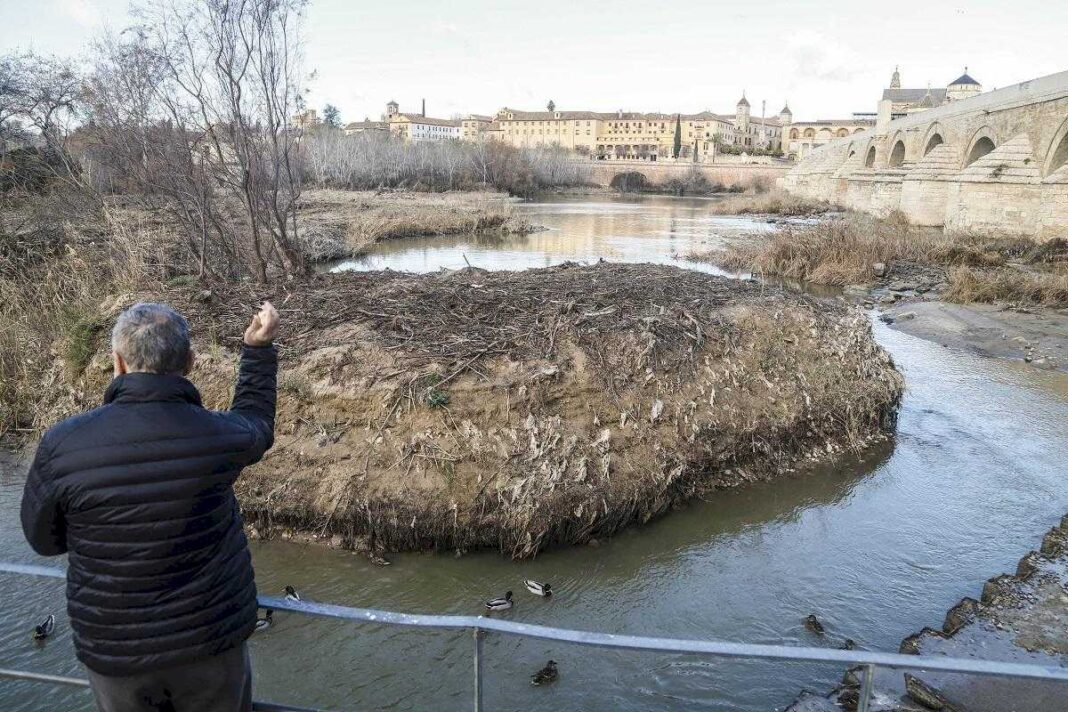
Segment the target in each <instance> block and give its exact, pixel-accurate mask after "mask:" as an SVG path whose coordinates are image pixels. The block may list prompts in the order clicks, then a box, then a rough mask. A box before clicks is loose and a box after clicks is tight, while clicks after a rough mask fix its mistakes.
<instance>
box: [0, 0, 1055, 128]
mask: <svg viewBox="0 0 1068 712" xmlns="http://www.w3.org/2000/svg"><path fill="white" fill-rule="evenodd" d="M128 5H129V0H0V52H5V51H9V50H12V49H15V48H23V49H25V48H31V47H32V48H33V49H36V50H38V51H42V52H49V53H58V54H69V55H78V54H79V53H82V52H84V49H85V47H86V45H87V43H88V41H89V39H90V37H91V36H92V35H93V33H94V32H97V31H99V29H100V28H101V27H102V26H103V25H104V23H107V24H108V25H110V26H112V27H114V28H121V27H122V26H123V25H124V24H125V23H126V22H128V19H129V17H128V15H127V12H126V10H127V7H128ZM1066 38H1068V2H1065V0H1012V1H1010V0H956V1H944V0H897V1H896V2H880V3H872V2H868V1H866V0H851V1H850V2H841V1H838V0H763V2H753V3H739V2H737V1H736V0H732V2H718V1H716V0H703V1H702V0H671V1H670V2H653V1H652V0H605V1H602V2H588V1H587V0H538V1H537V2H535V1H533V0H532V1H531V2H515V1H514V0H496V1H493V0H445V1H442V0H407V1H406V2H396V1H395V0H311V3H310V5H309V8H308V11H307V22H306V41H307V48H306V59H305V63H306V67H307V69H308V71H309V72H311V71H312V70H314V72H315V76H314V78H313V79H312V80H311V82H310V89H311V94H310V99H309V105H310V106H312V107H314V108H319V109H321V108H322V106H323V104H324V103H326V102H331V103H334V104H336V105H337V106H339V107H340V108H341V112H342V117H343V118H344V119H345V120H346V121H353V120H359V119H363V118H364V117H365V116H370V117H371V118H377V117H378V115H379V114H381V113H382V112H383V111H384V108H385V103H386V102H387V101H388V100H390V99H396V100H397V101H398V102H399V103H400V105H401V110H402V111H418V110H419V104H420V100H421V99H423V98H426V101H427V113H428V114H429V115H431V116H438V117H444V118H448V117H450V116H453V115H455V114H466V113H482V114H492V113H493V112H495V111H496V110H497V109H499V108H500V107H502V106H510V107H513V108H517V109H529V110H535V109H542V108H544V106H545V104H546V103H547V102H548V101H549V99H552V100H553V101H555V102H556V106H557V108H558V109H562V110H594V111H614V110H616V109H624V110H626V111H664V112H676V111H681V112H694V111H700V110H704V109H711V110H713V111H716V112H719V113H733V111H734V105H735V103H736V102H737V100H738V98H739V97H740V96H741V94H742V91H743V89H744V90H745V92H746V96H747V97H748V99H749V101H750V103H751V104H752V107H753V108H752V112H753V114H754V115H759V114H760V111H761V101H762V100H766V101H767V114H768V115H769V116H771V115H774V114H777V113H778V111H779V110H780V109H781V108H782V105H783V101H784V100H786V99H788V100H789V102H790V108H791V109H792V110H793V112H794V118H795V120H812V119H819V118H842V117H847V116H848V115H849V114H850V113H852V112H853V111H875V104H876V102H877V101H878V99H879V95H880V93H881V90H882V88H883V87H885V86H887V85H888V84H889V81H890V74H891V72H893V69H894V65H895V64H900V65H901V74H902V80H903V85H904V86H906V87H926V86H927V83H928V82H931V84H932V85H933V86H945V85H946V84H947V83H948V82H950V81H952V80H953V79H954V78H955V77H957V76H958V75H959V74H960V73H961V72H962V71H963V69H964V66H965V65H968V68H969V73H970V74H971V75H972V76H974V77H975V78H976V79H978V80H979V81H980V82H981V83H982V84H983V86H984V89H991V88H995V87H1000V86H1006V85H1009V84H1015V83H1017V82H1021V81H1025V80H1027V79H1032V78H1035V77H1039V76H1044V75H1046V74H1052V73H1054V72H1058V71H1063V70H1068V51H1066Z"/></svg>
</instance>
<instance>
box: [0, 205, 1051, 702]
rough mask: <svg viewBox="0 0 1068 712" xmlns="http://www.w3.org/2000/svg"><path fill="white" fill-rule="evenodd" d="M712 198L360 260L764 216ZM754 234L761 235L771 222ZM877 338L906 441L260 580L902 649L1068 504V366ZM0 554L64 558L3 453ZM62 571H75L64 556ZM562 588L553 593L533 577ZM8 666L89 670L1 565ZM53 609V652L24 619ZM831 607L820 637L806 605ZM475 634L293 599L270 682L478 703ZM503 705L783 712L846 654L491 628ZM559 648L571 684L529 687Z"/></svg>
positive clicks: (489, 251)
mask: <svg viewBox="0 0 1068 712" xmlns="http://www.w3.org/2000/svg"><path fill="white" fill-rule="evenodd" d="M708 205H709V204H708V202H707V201H701V200H678V199H668V198H647V199H641V200H632V201H615V200H611V199H605V198H597V199H569V200H552V201H547V202H542V203H533V204H527V205H524V207H523V208H522V209H524V210H529V211H530V213H531V218H532V220H534V221H535V222H540V223H542V224H544V225H547V226H549V227H550V228H551V229H550V230H548V231H545V232H540V233H536V234H534V235H531V236H527V237H516V238H509V239H507V240H503V241H502V240H493V241H490V240H479V239H472V238H462V239H455V240H450V239H448V238H434V239H431V240H423V239H412V240H398V241H395V242H391V243H388V244H386V245H383V246H381V247H380V249H379V250H378V251H376V252H375V253H374V254H372V255H370V256H369V257H367V258H366V259H364V260H361V261H360V262H359V263H357V264H354V265H350V267H354V268H357V269H359V268H363V269H366V268H376V269H377V268H383V267H391V268H394V269H408V270H412V271H427V270H433V269H437V268H438V267H439V266H441V265H444V266H447V267H458V266H463V264H464V256H466V257H467V259H468V260H469V261H470V262H471V263H472V264H474V265H476V266H479V267H485V268H487V269H501V268H525V267H531V266H541V265H546V264H554V263H558V262H561V261H564V260H578V261H589V260H596V259H598V258H600V257H602V256H603V257H605V258H606V259H611V260H635V261H639V260H640V261H655V262H667V263H679V264H682V265H684V266H691V265H689V264H688V263H685V262H681V261H680V260H679V259H678V257H676V255H680V254H685V253H686V252H687V251H689V250H691V249H694V248H698V249H707V247H708V246H710V245H713V244H715V243H716V242H717V241H719V240H721V239H723V238H724V236H727V237H729V236H730V235H731V234H733V233H735V232H736V231H738V230H740V229H745V228H747V227H751V226H752V225H753V223H752V222H751V221H749V220H746V219H742V218H733V219H724V218H720V217H716V216H712V215H710V214H709V212H708ZM756 225H757V228H758V229H767V227H766V226H764V225H762V224H759V223H757V224H756ZM873 328H874V330H875V335H876V338H877V339H878V340H879V342H880V343H881V344H883V346H884V347H885V348H887V349H888V350H889V351H890V352H891V353H892V354H893V356H894V358H895V360H896V362H897V364H898V365H899V366H900V367H901V368H902V370H903V371H904V373H905V375H906V380H907V385H908V391H907V393H906V396H905V399H904V402H903V405H902V411H901V417H900V421H899V425H898V430H897V434H896V437H895V438H894V440H893V441H892V442H890V443H886V444H884V445H882V446H879V447H877V448H875V449H873V450H871V451H869V452H866V453H864V455H863V456H862V457H859V458H850V459H848V460H846V461H843V462H838V463H836V464H835V465H833V466H825V467H821V468H819V469H817V470H814V471H811V472H807V473H805V474H803V475H798V476H796V477H792V478H789V479H784V480H781V481H777V482H772V483H765V484H759V485H755V486H752V487H747V488H745V489H741V490H737V491H731V492H722V493H717V494H715V495H714V497H712V498H711V499H709V501H703V502H694V503H692V504H690V505H689V506H686V507H684V508H682V509H681V510H679V511H676V512H673V513H671V514H670V515H668V516H666V517H664V518H662V519H660V520H658V521H656V522H653V523H651V524H649V525H646V526H643V527H640V528H635V529H631V530H629V531H627V532H624V533H622V534H621V535H619V536H617V537H615V538H613V539H611V540H609V541H605V542H602V543H601V545H600V546H599V547H596V548H593V547H582V548H575V549H567V550H559V551H550V552H548V553H545V554H543V555H541V556H539V557H538V558H537V559H536V560H534V561H526V562H512V561H508V560H505V559H503V558H502V557H500V556H499V555H497V554H495V553H478V554H471V555H467V556H465V557H463V558H460V559H455V558H453V557H452V556H448V555H433V554H402V555H395V556H392V557H391V559H392V561H393V564H392V566H388V567H377V566H374V565H372V564H370V563H369V562H367V561H366V560H365V559H364V558H362V557H360V556H357V555H354V554H350V553H346V552H339V551H331V550H328V549H325V548H321V547H318V546H310V545H300V544H293V543H286V542H254V544H253V556H254V559H255V563H256V570H257V580H258V582H259V586H260V590H261V591H263V592H267V593H278V592H280V590H281V588H282V587H283V586H284V585H286V584H293V585H295V586H296V587H297V588H298V589H299V590H300V591H301V592H302V593H303V594H304V596H305V597H306V598H310V599H316V600H322V601H329V602H333V603H339V604H347V605H356V606H370V607H378V608H386V609H392V610H399V611H411V612H427V613H429V612H433V613H457V614H460V613H466V614H472V613H479V612H480V611H479V608H480V601H481V600H483V599H485V598H487V597H489V596H492V595H500V594H502V593H503V592H504V591H505V590H507V589H512V590H514V591H515V592H516V596H517V600H518V605H517V606H516V608H515V609H513V611H511V612H510V613H507V614H503V615H506V616H508V617H509V618H510V619H512V620H517V621H525V622H530V623H539V624H546V625H554V626H562V627H572V628H583V629H590V630H600V631H607V632H614V633H631V634H644V635H657V636H669V637H680V638H719V639H724V640H731V641H747V642H759V643H781V644H786V645H837V644H838V643H839V642H840V641H841V640H842V639H843V638H846V637H848V638H852V639H854V640H855V641H856V642H857V644H858V646H859V647H861V648H867V649H879V650H889V651H896V649H897V645H898V643H899V642H900V640H901V638H902V637H904V636H905V635H908V634H909V633H912V632H914V631H916V630H918V629H919V628H920V627H922V626H924V625H936V626H937V625H938V624H940V623H941V621H942V618H943V616H944V614H945V611H946V609H948V608H949V607H950V606H952V605H953V604H954V603H955V602H956V601H957V600H959V599H960V598H961V597H962V596H965V595H971V596H975V595H977V593H978V592H979V590H980V589H981V587H982V584H983V582H984V580H985V579H986V578H988V577H990V576H992V575H994V574H996V573H998V572H1002V571H1009V570H1013V569H1014V568H1015V564H1016V561H1017V560H1018V559H1019V557H1020V556H1021V555H1022V554H1023V553H1024V552H1026V551H1027V550H1029V549H1032V548H1034V547H1035V546H1036V545H1037V543H1038V540H1039V538H1040V537H1041V535H1042V533H1044V531H1045V530H1046V529H1047V528H1048V527H1049V526H1051V525H1052V524H1053V523H1054V522H1055V521H1056V520H1057V519H1058V518H1059V517H1060V516H1061V515H1062V514H1064V513H1065V512H1066V511H1068V486H1066V483H1065V473H1066V468H1065V463H1066V462H1068V438H1066V437H1065V433H1066V432H1068V375H1065V374H1063V373H1056V372H1053V373H1051V372H1046V371H1040V370H1037V369H1034V368H1031V367H1029V366H1025V365H1023V364H1019V363H1014V362H1007V361H997V360H993V359H984V358H981V357H978V356H975V355H972V354H969V353H965V352H960V351H954V350H951V349H947V348H943V347H942V346H940V345H938V344H935V343H931V342H927V341H923V340H920V339H917V338H914V337H910V336H907V335H904V334H901V333H900V332H897V331H894V330H891V329H890V328H888V327H886V326H884V325H883V324H881V323H880V322H878V321H877V320H876V321H875V323H874V326H873ZM0 471H2V477H0V513H2V516H0V552H2V554H0V558H2V559H4V560H15V561H22V562H36V563H48V562H46V561H45V560H42V559H39V558H38V557H36V556H34V555H33V554H32V552H30V551H29V549H28V547H27V546H26V544H25V543H24V542H23V540H22V537H21V533H20V531H19V526H18V517H17V510H18V501H19V497H20V496H21V488H22V478H23V475H22V466H21V465H19V464H16V463H15V462H14V461H10V460H9V461H7V462H6V464H4V461H0ZM52 563H57V564H58V563H61V562H52ZM524 578H536V579H541V580H546V581H550V582H551V583H552V584H553V588H554V589H555V590H557V591H558V594H557V596H556V597H554V598H553V599H552V600H549V601H545V600H542V599H537V598H535V597H533V596H529V595H527V594H526V592H525V591H524V590H523V588H522V579H524ZM0 581H2V585H3V586H4V596H3V602H4V605H3V607H2V608H0V666H4V667H16V668H23V669H36V670H42V671H47V672H51V673H57V674H75V675H81V674H82V673H81V671H80V670H79V668H78V665H77V664H76V663H75V661H74V658H73V652H72V649H71V643H70V634H69V627H68V625H67V621H66V616H65V614H64V613H63V612H62V611H63V591H62V584H61V583H60V582H57V581H52V580H32V579H23V578H17V577H13V576H7V575H4V576H2V577H0ZM49 612H55V613H56V614H57V618H58V624H57V634H56V636H55V638H54V639H52V640H50V641H49V642H48V643H47V644H46V645H44V646H38V645H36V644H34V643H33V642H32V641H31V640H30V638H29V633H30V630H31V629H32V625H33V624H34V623H36V622H37V619H38V618H41V617H43V616H44V615H45V614H47V613H49ZM809 613H816V614H817V615H818V616H819V617H820V618H821V620H822V621H823V622H824V624H825V626H826V628H827V631H828V634H827V636H826V638H824V639H822V640H821V639H819V638H817V637H815V636H814V635H813V634H811V633H809V632H807V631H806V630H805V628H804V626H803V624H802V619H803V618H804V617H805V616H806V615H807V614H809ZM471 650H472V642H471V638H470V636H469V635H467V634H462V633H459V632H422V631H415V630H410V629H391V628H386V627H380V626H357V625H350V624H338V623H332V622H328V621H322V620H312V619H306V618H300V617H296V616H287V615H284V614H277V615H276V617H275V625H274V626H273V627H272V628H271V629H270V630H269V631H267V632H266V633H263V634H258V635H256V636H254V637H253V639H252V651H253V660H254V666H255V669H256V696H257V697H258V698H262V699H270V700H273V701H278V702H289V703H291V704H303V705H306V706H316V705H317V706H322V707H324V708H329V709H337V710H357V709H389V710H464V709H469V708H470V697H471V677H472V675H471ZM485 650H486V655H487V659H486V671H487V678H486V682H485V703H486V709H487V710H527V709H535V708H540V709H552V710H605V711H608V710H612V711H615V710H635V711H637V710H683V709H685V710H689V709H708V710H754V711H756V710H775V709H782V708H783V707H785V706H786V705H787V704H788V703H789V702H790V701H791V700H792V699H793V697H794V696H795V695H796V693H797V692H798V691H799V690H800V689H801V688H803V687H804V688H808V689H823V688H826V687H829V686H830V685H831V684H832V682H834V681H835V680H836V679H837V677H838V676H839V675H840V674H841V669H840V667H839V666H832V667H819V666H811V665H801V664H793V665H786V666H783V665H771V664H767V663H753V662H745V661H715V660H710V659H701V658H698V657H693V656H685V655H667V656H657V655H653V654H647V653H630V652H618V651H603V650H596V649H586V648H575V647H570V646H561V645H554V644H551V643H548V642H544V641H534V640H520V639H516V638H504V637H500V636H491V637H490V638H489V639H488V640H487V641H486V647H485ZM548 658H552V659H554V660H556V661H558V663H559V667H560V680H559V681H558V682H557V683H556V684H555V685H553V686H551V687H542V688H534V687H531V685H530V683H529V675H530V674H531V673H532V672H534V671H535V670H537V669H538V668H539V667H541V666H542V665H543V664H544V663H545V661H546V660H547V659H548ZM90 708H91V706H90V702H89V697H88V695H87V693H85V692H82V691H53V690H50V689H49V688H47V687H42V686H40V685H35V684H32V683H10V682H4V683H0V709H3V710H9V711H11V712H17V711H19V710H44V709H47V710H67V709H70V710H85V709H90Z"/></svg>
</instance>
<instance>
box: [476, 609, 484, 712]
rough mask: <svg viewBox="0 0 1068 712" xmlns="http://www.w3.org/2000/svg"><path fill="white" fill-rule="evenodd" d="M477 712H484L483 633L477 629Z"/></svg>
mask: <svg viewBox="0 0 1068 712" xmlns="http://www.w3.org/2000/svg"><path fill="white" fill-rule="evenodd" d="M474 631H475V712H482V638H483V636H484V634H483V632H482V631H481V630H480V629H479V628H475V629H474Z"/></svg>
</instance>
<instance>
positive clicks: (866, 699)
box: [857, 665, 875, 712]
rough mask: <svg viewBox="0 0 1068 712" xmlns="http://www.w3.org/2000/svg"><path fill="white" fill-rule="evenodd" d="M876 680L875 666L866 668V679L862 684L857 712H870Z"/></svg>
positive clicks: (866, 666)
mask: <svg viewBox="0 0 1068 712" xmlns="http://www.w3.org/2000/svg"><path fill="white" fill-rule="evenodd" d="M874 680H875V666H874V665H865V666H864V677H863V679H862V682H861V683H860V700H859V701H858V702H857V712H868V709H869V708H870V705H871V693H872V683H873V682H874Z"/></svg>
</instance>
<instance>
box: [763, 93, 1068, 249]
mask: <svg viewBox="0 0 1068 712" xmlns="http://www.w3.org/2000/svg"><path fill="white" fill-rule="evenodd" d="M782 186H783V187H784V188H785V189H786V190H788V191H790V192H792V193H796V194H799V195H805V196H808V197H813V198H821V199H824V200H830V201H834V202H836V203H839V204H842V205H845V206H847V207H850V208H854V209H857V210H863V211H867V212H870V213H875V214H886V213H889V212H891V211H895V210H899V211H901V212H903V213H904V214H905V215H906V216H907V217H908V218H909V220H910V221H912V222H913V223H915V224H918V225H933V226H944V227H945V228H946V229H948V230H957V231H967V230H976V231H992V232H1004V233H1014V234H1024V235H1030V236H1034V237H1038V238H1040V239H1047V238H1051V237H1054V236H1066V237H1068V72H1060V73H1058V74H1051V75H1050V76H1047V77H1042V78H1040V79H1033V80H1031V81H1028V82H1023V83H1022V84H1016V85H1014V86H1009V87H1005V88H1004V89H998V90H995V91H991V92H987V93H985V94H979V95H978V96H975V97H971V98H968V99H963V100H961V101H956V102H952V103H950V104H945V105H943V106H940V107H938V108H935V109H929V110H927V111H923V112H920V113H916V114H912V115H910V116H907V117H904V118H900V119H896V120H893V121H888V122H884V123H881V124H880V125H877V126H876V127H875V128H874V129H870V130H868V131H865V132H863V133H859V134H856V135H854V136H850V137H848V138H843V139H840V140H838V141H834V142H832V143H828V144H826V145H825V146H823V147H822V148H820V149H819V150H817V151H814V152H813V153H812V154H810V155H809V156H808V157H806V158H805V159H804V160H802V161H801V162H800V163H798V164H797V166H796V167H795V168H794V169H793V170H791V171H790V172H789V173H787V174H786V175H785V176H783V178H782Z"/></svg>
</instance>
